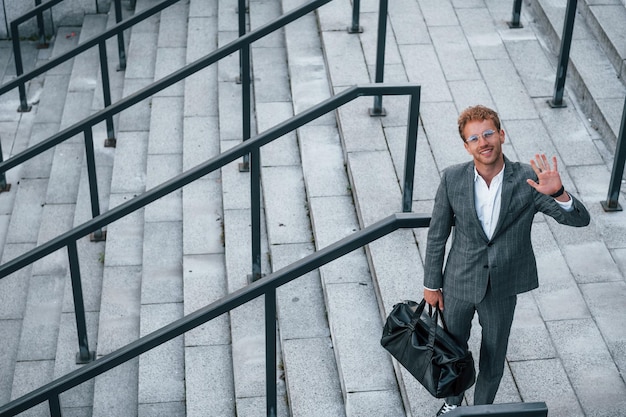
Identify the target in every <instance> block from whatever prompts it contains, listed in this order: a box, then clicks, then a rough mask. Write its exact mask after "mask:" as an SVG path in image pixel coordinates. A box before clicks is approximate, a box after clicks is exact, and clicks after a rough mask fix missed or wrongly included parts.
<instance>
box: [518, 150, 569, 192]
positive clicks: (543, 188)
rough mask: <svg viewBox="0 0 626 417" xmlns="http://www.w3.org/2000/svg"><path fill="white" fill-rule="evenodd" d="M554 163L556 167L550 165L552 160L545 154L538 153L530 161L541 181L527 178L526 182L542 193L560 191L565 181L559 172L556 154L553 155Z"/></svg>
mask: <svg viewBox="0 0 626 417" xmlns="http://www.w3.org/2000/svg"><path fill="white" fill-rule="evenodd" d="M552 165H553V166H554V168H552V167H551V166H550V162H549V161H548V158H547V157H546V155H545V154H541V155H539V154H536V155H535V159H534V160H531V161H530V166H531V167H532V168H533V171H535V174H537V179H538V180H539V182H538V183H537V182H535V181H533V180H532V179H527V180H526V182H527V183H528V184H529V185H530V186H531V187H533V188H534V189H535V190H537V191H538V192H540V193H542V194H546V195H552V194H554V193H556V192H558V191H559V190H560V189H561V187H562V186H563V182H562V181H561V175H560V174H559V170H558V164H557V162H556V156H553V157H552Z"/></svg>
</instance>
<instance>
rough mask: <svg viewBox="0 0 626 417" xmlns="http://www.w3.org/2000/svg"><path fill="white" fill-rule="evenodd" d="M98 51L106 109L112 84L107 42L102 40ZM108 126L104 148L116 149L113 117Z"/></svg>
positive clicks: (108, 104)
mask: <svg viewBox="0 0 626 417" xmlns="http://www.w3.org/2000/svg"><path fill="white" fill-rule="evenodd" d="M98 50H99V52H100V71H101V73H102V96H103V98H104V107H105V108H106V107H109V106H110V105H111V84H110V82H109V66H108V62H107V45H106V41H105V40H102V41H101V42H99V43H98ZM106 126H107V138H106V140H105V141H104V146H106V147H108V148H114V147H115V128H114V127H113V116H109V117H107V119H106Z"/></svg>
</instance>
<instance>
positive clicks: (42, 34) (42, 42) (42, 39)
mask: <svg viewBox="0 0 626 417" xmlns="http://www.w3.org/2000/svg"><path fill="white" fill-rule="evenodd" d="M39 5H41V0H35V7H37V6H39ZM37 28H38V29H39V45H37V48H38V49H46V48H47V47H48V42H46V27H45V24H44V21H43V12H39V13H37Z"/></svg>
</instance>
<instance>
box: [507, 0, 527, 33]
mask: <svg viewBox="0 0 626 417" xmlns="http://www.w3.org/2000/svg"><path fill="white" fill-rule="evenodd" d="M521 14H522V0H515V1H514V2H513V17H512V18H511V21H510V22H507V23H508V25H509V28H511V29H520V28H523V27H524V25H522V24H521V23H520V16H521Z"/></svg>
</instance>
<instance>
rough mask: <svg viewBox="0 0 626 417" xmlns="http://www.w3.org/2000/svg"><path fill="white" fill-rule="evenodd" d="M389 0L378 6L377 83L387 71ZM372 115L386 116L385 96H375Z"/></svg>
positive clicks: (380, 81) (381, 2) (381, 1)
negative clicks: (386, 51) (384, 107)
mask: <svg viewBox="0 0 626 417" xmlns="http://www.w3.org/2000/svg"><path fill="white" fill-rule="evenodd" d="M387 6H388V0H380V3H379V8H378V41H377V42H376V83H382V82H383V77H384V72H385V42H386V38H387V9H388V7H387ZM369 113H370V116H372V117H373V116H386V112H385V109H383V96H382V95H378V96H374V107H373V108H371V109H370V112H369Z"/></svg>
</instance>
